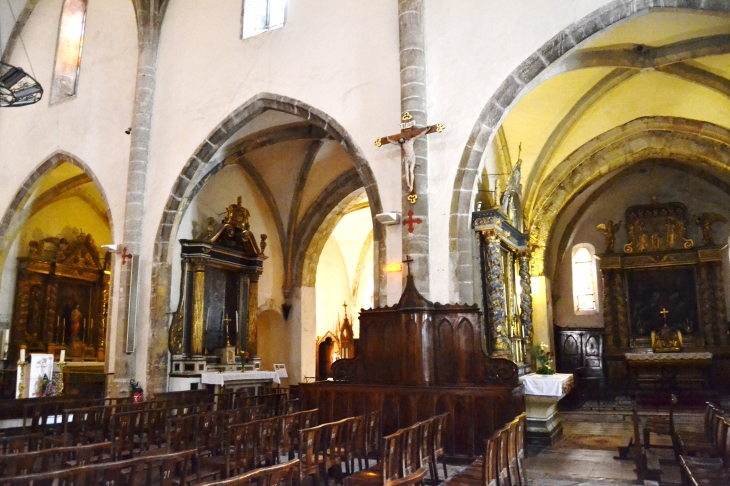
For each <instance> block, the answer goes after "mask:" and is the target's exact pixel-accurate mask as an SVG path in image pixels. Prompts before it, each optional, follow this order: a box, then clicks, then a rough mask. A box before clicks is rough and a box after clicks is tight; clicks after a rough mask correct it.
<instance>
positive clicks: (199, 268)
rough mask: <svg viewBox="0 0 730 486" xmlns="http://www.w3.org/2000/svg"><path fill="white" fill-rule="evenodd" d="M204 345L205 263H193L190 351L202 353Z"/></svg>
mask: <svg viewBox="0 0 730 486" xmlns="http://www.w3.org/2000/svg"><path fill="white" fill-rule="evenodd" d="M204 346H205V265H204V264H202V263H198V262H194V263H193V319H192V329H191V330H190V351H191V353H192V354H193V355H196V356H200V355H202V354H203V348H204Z"/></svg>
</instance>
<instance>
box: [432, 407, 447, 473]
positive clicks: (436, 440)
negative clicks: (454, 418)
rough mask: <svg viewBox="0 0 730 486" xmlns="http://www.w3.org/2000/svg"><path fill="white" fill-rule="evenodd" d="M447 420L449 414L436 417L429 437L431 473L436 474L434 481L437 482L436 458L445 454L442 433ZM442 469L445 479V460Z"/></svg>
mask: <svg viewBox="0 0 730 486" xmlns="http://www.w3.org/2000/svg"><path fill="white" fill-rule="evenodd" d="M448 418H449V413H448V412H446V413H444V414H441V415H436V417H434V426H433V433H432V435H431V437H433V445H432V446H431V460H432V461H433V464H434V468H433V471H434V473H435V474H436V476H435V478H434V479H435V480H436V481H438V480H439V478H438V466H437V465H438V458H439V457H442V458H443V457H444V456H445V454H446V451H445V449H444V441H443V431H444V427H445V426H446V421H447V420H448ZM442 462H443V467H444V478H446V477H447V475H446V460H445V458H444V459H442Z"/></svg>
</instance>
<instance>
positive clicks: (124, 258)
mask: <svg viewBox="0 0 730 486" xmlns="http://www.w3.org/2000/svg"><path fill="white" fill-rule="evenodd" d="M131 258H132V255H131V254H129V253H127V247H126V246H125V247H124V248H122V265H124V264H126V263H127V260H130V259H131Z"/></svg>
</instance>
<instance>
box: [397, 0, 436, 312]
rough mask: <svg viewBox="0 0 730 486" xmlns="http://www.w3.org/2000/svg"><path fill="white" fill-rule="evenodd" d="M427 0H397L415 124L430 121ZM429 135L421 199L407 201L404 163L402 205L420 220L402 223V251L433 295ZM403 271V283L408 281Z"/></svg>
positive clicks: (418, 173) (405, 92) (420, 158)
mask: <svg viewBox="0 0 730 486" xmlns="http://www.w3.org/2000/svg"><path fill="white" fill-rule="evenodd" d="M423 4H424V0H398V29H399V34H400V37H399V39H400V85H401V88H400V91H401V111H402V112H406V111H407V112H409V113H410V114H411V116H412V117H413V121H414V122H415V123H416V126H425V125H428V113H427V111H426V108H427V103H426V101H427V97H426V91H427V89H426V54H425V42H424V31H423V20H424V19H423ZM427 139H428V137H427V136H424V137H420V138H418V139H416V141H415V142H414V145H413V149H414V151H415V154H416V167H415V182H416V192H417V194H418V200H417V201H416V202H415V204H411V202H410V201H408V188H407V186H406V182H405V171H404V168H403V166H402V164H401V192H402V194H403V195H402V197H401V206H402V208H403V209H402V211H403V218H404V219H405V218H406V217H407V214H408V211H413V218H414V219H415V218H419V219H420V220H421V223H420V224H414V225H413V232H412V233H409V232H408V229H407V227H406V226H401V229H402V232H403V233H402V238H403V255H404V256H405V255H410V257H411V258H412V259H413V262H412V263H411V273H412V275H413V278H414V281H415V284H416V288H418V291H419V292H420V293H421V294H422V295H423V296H424V297H426V298H427V299H428V298H429V295H430V282H429V261H428V260H429V226H430V221H429V218H428V216H429V209H428V140H427ZM405 279H406V272H403V285H405V282H406V280H405Z"/></svg>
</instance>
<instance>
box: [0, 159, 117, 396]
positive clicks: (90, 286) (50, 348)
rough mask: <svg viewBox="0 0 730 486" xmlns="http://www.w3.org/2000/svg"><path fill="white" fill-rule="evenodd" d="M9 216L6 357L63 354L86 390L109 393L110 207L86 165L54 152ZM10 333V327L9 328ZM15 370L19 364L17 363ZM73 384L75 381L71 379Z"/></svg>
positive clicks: (3, 266)
mask: <svg viewBox="0 0 730 486" xmlns="http://www.w3.org/2000/svg"><path fill="white" fill-rule="evenodd" d="M32 180H33V182H32V184H27V186H28V188H27V189H26V188H23V189H22V190H21V192H19V193H18V196H17V197H16V204H15V205H14V206H12V207H11V208H10V209H9V210H8V213H7V214H6V217H5V219H4V222H5V223H6V224H7V226H5V228H4V234H3V242H2V248H1V249H0V272H1V273H2V278H1V279H0V329H5V330H7V331H5V332H6V333H7V335H8V336H9V342H10V346H9V347H8V356H7V360H6V361H5V362H6V363H14V362H16V361H17V360H18V355H19V349H20V346H21V345H22V346H25V348H26V349H27V352H28V353H30V352H36V353H49V354H53V355H54V356H55V357H56V359H59V358H60V356H61V354H62V353H63V354H64V356H65V359H66V361H68V362H69V366H68V367H67V368H66V369H65V373H74V372H77V371H78V372H80V370H83V372H84V373H85V377H86V378H89V380H88V383H87V384H86V385H84V388H85V389H80V388H74V386H78V383H76V385H74V386H70V387H69V388H68V390H66V393H68V394H79V393H84V394H91V393H95V394H97V395H99V396H102V395H103V392H104V362H105V360H106V359H107V349H106V348H107V346H106V343H107V342H108V332H109V329H108V325H107V324H108V306H109V296H110V292H111V282H112V279H111V254H110V253H109V252H107V251H106V250H105V249H103V248H102V245H107V244H111V243H112V223H111V220H110V216H109V214H110V213H109V208H108V206H107V204H106V201H105V198H104V196H103V194H102V192H101V191H100V190H99V189H98V187H97V186H96V183H95V182H96V181H95V179H94V176H93V174H91V173H90V172H89V171H88V169H86V168H85V166H84V165H83V164H82V163H80V162H77V161H75V160H73V159H72V158H70V157H65V156H55V157H53V158H52V159H51V160H49V161H48V162H47V163H46V164H43V165H42V166H41V168H40V169H39V170H38V171H37V172H36V173H35V174H33V176H32ZM3 335H5V333H4V334H3ZM11 368H12V369H11ZM14 377H15V367H14V366H8V367H7V368H6V373H5V379H4V383H5V387H4V390H3V392H4V396H14V391H15V390H14V383H15V379H14ZM71 381H72V382H73V381H75V380H71Z"/></svg>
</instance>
